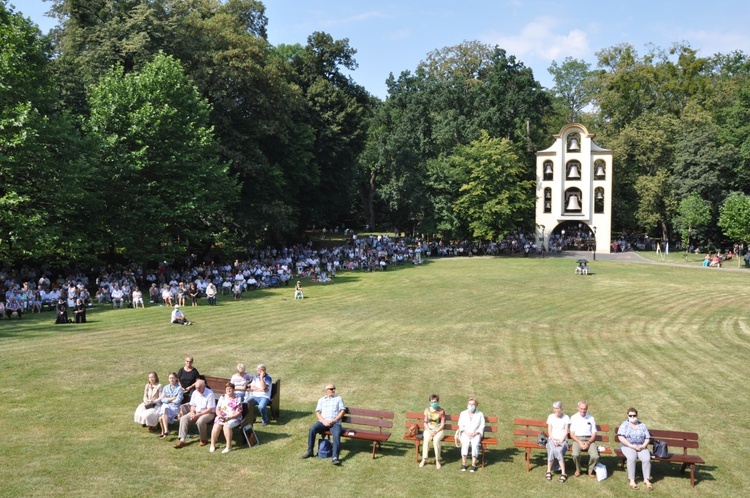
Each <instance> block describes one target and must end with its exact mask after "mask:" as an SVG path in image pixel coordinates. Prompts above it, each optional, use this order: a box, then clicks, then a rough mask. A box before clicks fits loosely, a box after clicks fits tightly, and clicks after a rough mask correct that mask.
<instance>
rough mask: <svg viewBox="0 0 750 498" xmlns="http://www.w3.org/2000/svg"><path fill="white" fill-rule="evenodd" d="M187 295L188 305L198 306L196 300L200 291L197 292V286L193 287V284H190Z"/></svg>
mask: <svg viewBox="0 0 750 498" xmlns="http://www.w3.org/2000/svg"><path fill="white" fill-rule="evenodd" d="M187 295H188V297H189V298H190V305H191V306H198V298H199V297H200V296H201V291H199V290H198V286H197V285H195V282H193V283H191V284H190V287H188V290H187Z"/></svg>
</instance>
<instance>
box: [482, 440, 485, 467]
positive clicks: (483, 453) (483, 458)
mask: <svg viewBox="0 0 750 498" xmlns="http://www.w3.org/2000/svg"><path fill="white" fill-rule="evenodd" d="M484 446H485V445H484V443H482V468H484Z"/></svg>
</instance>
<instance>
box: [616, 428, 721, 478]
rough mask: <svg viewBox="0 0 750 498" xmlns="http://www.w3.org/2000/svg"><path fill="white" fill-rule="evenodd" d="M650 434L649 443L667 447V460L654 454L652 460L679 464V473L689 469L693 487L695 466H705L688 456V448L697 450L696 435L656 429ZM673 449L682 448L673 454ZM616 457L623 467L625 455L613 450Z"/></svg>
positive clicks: (695, 457) (697, 457)
mask: <svg viewBox="0 0 750 498" xmlns="http://www.w3.org/2000/svg"><path fill="white" fill-rule="evenodd" d="M648 432H650V433H651V442H653V441H654V439H658V440H660V441H664V442H665V443H667V446H668V447H669V458H657V457H656V456H654V454H653V453H652V454H651V459H652V460H661V461H664V462H672V463H681V464H682V468H681V469H680V473H684V472H685V469H686V468H687V467H688V466H689V467H690V486H691V487H695V466H696V465H697V464H705V463H706V462H704V461H703V459H702V458H701V457H699V456H698V455H691V454H688V448H691V449H697V448H698V434H696V433H695V432H680V431H663V430H658V429H649V430H648ZM619 441H620V438H619V436H617V435H615V442H619ZM674 448H682V451H681V452H677V453H673V452H672V451H673V449H674ZM615 453H616V454H617V456H618V457H620V458H621V459H622V461H621V462H620V465H621V467H625V461H626V458H625V455H623V454H622V451H621V450H620V448H617V449H616V450H615Z"/></svg>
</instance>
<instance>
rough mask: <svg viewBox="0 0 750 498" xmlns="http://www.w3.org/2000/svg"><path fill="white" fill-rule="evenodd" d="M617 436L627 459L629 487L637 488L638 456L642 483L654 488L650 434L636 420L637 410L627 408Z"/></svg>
mask: <svg viewBox="0 0 750 498" xmlns="http://www.w3.org/2000/svg"><path fill="white" fill-rule="evenodd" d="M617 436H618V437H619V438H620V445H621V446H620V450H622V454H623V455H625V458H626V459H627V461H628V480H629V481H630V487H631V488H633V489H638V485H637V484H636V483H635V460H636V458H638V459H639V460H640V461H641V467H642V470H643V484H645V485H646V487H647V488H648V489H649V490H652V489H654V487H653V486H652V485H651V452H650V451H649V450H648V444H649V442H650V441H651V434H650V433H649V432H648V428H647V427H646V424H644V423H643V422H640V421H639V420H638V410H636V409H635V408H628V419H627V420H626V421H624V422H623V423H622V424H620V428H619V429H617Z"/></svg>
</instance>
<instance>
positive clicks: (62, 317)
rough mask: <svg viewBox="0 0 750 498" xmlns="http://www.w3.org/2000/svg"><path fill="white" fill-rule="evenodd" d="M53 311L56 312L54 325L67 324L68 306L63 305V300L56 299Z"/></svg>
mask: <svg viewBox="0 0 750 498" xmlns="http://www.w3.org/2000/svg"><path fill="white" fill-rule="evenodd" d="M55 310H56V311H57V316H56V318H55V323H68V305H67V304H65V299H63V298H61V297H60V298H58V299H57V306H56V308H55Z"/></svg>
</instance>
